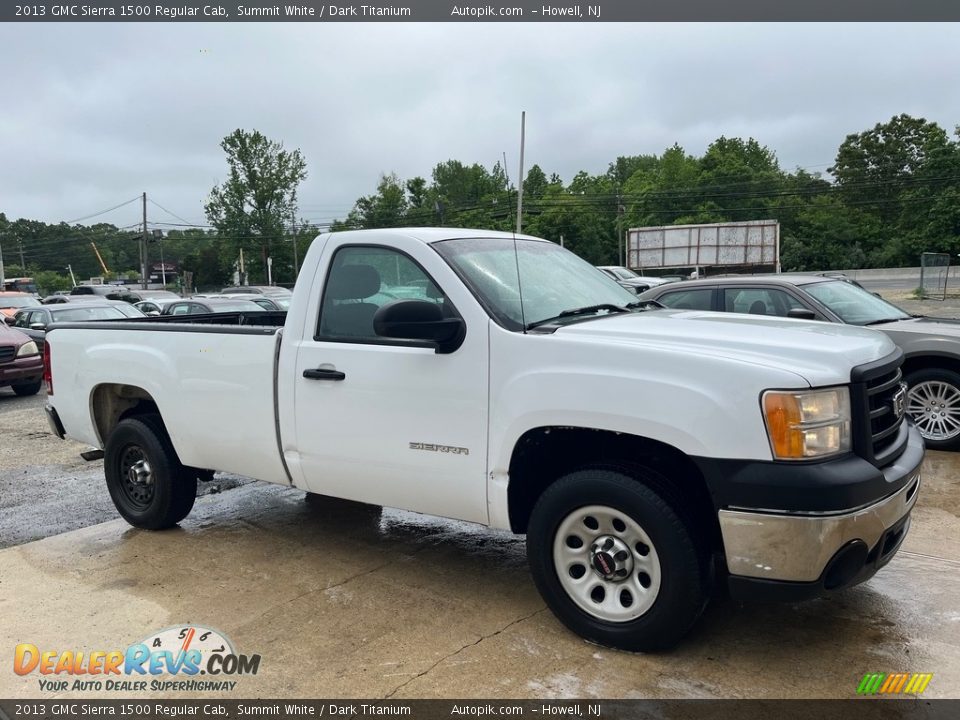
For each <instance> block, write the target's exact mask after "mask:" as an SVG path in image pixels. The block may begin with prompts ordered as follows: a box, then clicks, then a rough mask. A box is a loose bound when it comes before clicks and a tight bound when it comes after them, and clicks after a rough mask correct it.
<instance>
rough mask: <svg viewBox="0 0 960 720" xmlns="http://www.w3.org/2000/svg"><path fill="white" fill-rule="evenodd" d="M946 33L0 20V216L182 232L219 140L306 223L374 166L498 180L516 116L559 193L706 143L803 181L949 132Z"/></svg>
mask: <svg viewBox="0 0 960 720" xmlns="http://www.w3.org/2000/svg"><path fill="white" fill-rule="evenodd" d="M958 40H960V32H958V28H957V26H955V25H949V24H944V25H896V26H894V25H880V24H863V25H836V24H816V25H800V24H791V25H773V24H709V25H708V24H703V25H700V24H677V25H651V24H642V25H632V24H604V25H593V24H586V23H582V24H573V25H571V24H556V25H553V24H547V25H543V24H526V23H517V24H509V25H504V24H496V25H493V24H491V25H482V24H400V23H398V24H356V25H323V24H263V25H249V24H236V25H229V24H149V25H148V24H143V25H128V24H56V25H17V26H13V25H7V26H5V27H0V67H2V68H3V73H2V74H0V97H2V101H0V102H2V105H0V158H2V170H0V212H5V213H6V214H7V216H8V217H10V218H18V217H27V218H32V219H39V220H44V221H48V222H54V221H60V220H70V219H73V218H77V217H82V216H84V215H88V214H90V213H92V212H96V211H97V210H100V209H102V208H105V207H109V206H112V205H115V204H117V203H118V202H122V201H123V200H126V199H128V198H131V197H133V196H135V195H137V194H139V193H140V192H142V191H144V190H145V191H146V192H147V193H148V194H149V195H150V196H151V197H152V198H153V199H155V200H156V201H157V202H159V203H160V204H162V205H164V206H165V207H166V208H169V209H170V210H172V211H173V212H175V213H177V214H178V215H181V216H182V217H184V218H187V219H188V220H190V221H191V222H203V221H204V217H203V201H204V199H205V197H206V195H207V193H208V192H209V190H210V188H211V187H212V186H213V185H214V184H215V183H216V182H218V181H220V180H222V178H223V176H224V175H225V163H224V159H223V153H222V151H221V150H220V148H219V145H218V144H219V141H220V140H221V138H223V136H224V135H226V134H227V133H229V132H231V131H232V130H233V129H235V128H238V127H240V128H246V129H253V128H256V129H258V130H260V131H262V132H263V133H265V134H266V135H267V136H269V137H271V138H273V139H276V140H280V141H282V142H283V143H284V144H285V145H286V147H288V148H300V149H301V150H302V151H303V153H304V155H305V157H306V159H307V161H308V169H309V173H310V177H309V179H308V180H307V182H306V183H304V185H303V186H302V188H301V193H300V198H301V214H302V215H303V216H304V217H307V218H309V219H311V220H315V221H321V222H322V221H328V220H330V219H332V218H335V217H343V216H344V215H345V214H346V212H347V211H348V210H349V208H350V206H351V205H352V203H353V201H354V200H355V199H356V198H357V197H358V196H359V195H361V194H367V193H369V192H371V191H372V190H373V189H374V187H375V185H376V183H377V180H378V177H379V175H380V174H381V173H383V172H396V173H397V174H398V175H400V176H401V177H404V178H408V177H412V176H414V175H423V176H429V172H430V169H431V168H432V167H433V166H434V165H435V164H436V163H438V162H441V161H444V160H447V159H451V158H454V159H458V160H461V161H463V162H467V163H473V162H478V163H482V164H483V165H485V166H487V167H490V166H492V165H493V164H494V163H495V162H496V161H498V160H499V159H501V157H502V154H503V153H504V152H506V154H507V158H508V162H509V168H508V169H509V171H510V174H511V176H512V177H514V176H515V175H516V165H517V156H518V136H519V120H520V111H521V110H526V111H527V154H526V157H527V166H528V167H529V166H530V165H531V164H533V163H538V164H539V165H540V166H541V167H543V168H544V170H546V171H547V172H548V173H549V172H556V173H559V174H560V175H561V177H563V178H564V179H565V180H569V179H570V178H571V177H572V176H573V175H574V174H575V173H576V172H577V171H579V170H587V171H589V172H601V171H603V170H604V169H605V168H606V166H607V164H608V163H609V162H610V161H612V160H613V159H615V158H616V156H618V155H627V154H639V153H660V152H662V151H663V150H664V149H665V148H666V147H669V146H670V145H672V144H673V143H675V142H677V143H680V144H681V145H682V146H684V147H685V148H686V149H687V150H688V151H690V152H693V153H701V152H703V150H704V149H705V148H706V147H707V145H708V144H709V143H710V142H711V141H712V140H714V139H716V138H717V137H719V136H720V135H726V136H728V137H730V136H743V137H746V136H752V137H755V138H757V139H758V140H759V141H760V142H762V143H764V144H765V145H767V146H769V147H770V148H771V149H773V150H774V151H775V152H776V153H777V156H778V157H779V159H780V162H781V165H782V166H783V167H784V168H787V169H792V168H795V167H798V166H800V167H808V168H810V169H811V170H814V171H817V170H819V171H825V170H826V168H827V167H828V166H829V164H830V163H831V161H832V160H833V158H834V156H835V153H836V149H837V146H838V145H839V143H840V142H841V141H842V140H843V138H844V136H845V135H846V134H847V133H851V132H858V131H860V130H863V129H866V128H868V127H872V126H873V125H874V124H875V123H877V122H881V121H885V120H887V119H889V118H890V117H891V116H892V115H895V114H898V113H901V112H907V113H910V114H913V115H917V116H922V117H926V118H927V119H929V120H934V121H937V122H939V123H940V124H941V125H943V126H944V127H946V128H948V129H950V130H952V129H953V128H954V126H955V125H956V124H957V123H960V95H958V94H957V93H956V91H955V90H956V88H957V87H958V85H960V83H958V80H960V78H958V75H960V70H958V69H960V49H958V48H960V44H958ZM150 212H151V215H155V219H156V220H173V218H170V217H161V214H160V211H158V210H156V209H155V208H152V207H151V210H150ZM99 219H102V220H107V221H110V222H114V223H116V224H118V225H126V224H129V223H133V222H136V221H137V219H138V215H137V207H136V206H135V205H130V206H127V207H124V208H122V209H120V210H117V211H116V212H113V213H110V214H108V215H106V216H103V217H102V218H99Z"/></svg>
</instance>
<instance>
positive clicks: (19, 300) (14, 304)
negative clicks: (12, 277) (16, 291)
mask: <svg viewBox="0 0 960 720" xmlns="http://www.w3.org/2000/svg"><path fill="white" fill-rule="evenodd" d="M39 304H40V301H39V300H37V299H36V298H34V297H30V296H28V295H27V296H24V297H0V308H25V307H36V306H37V305H39Z"/></svg>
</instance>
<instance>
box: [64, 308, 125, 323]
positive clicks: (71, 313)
mask: <svg viewBox="0 0 960 720" xmlns="http://www.w3.org/2000/svg"><path fill="white" fill-rule="evenodd" d="M51 314H52V321H53V322H85V321H87V320H116V319H119V318H124V317H126V315H124V314H123V313H122V312H120V310H119V309H117V308H115V307H77V306H73V307H65V308H63V309H56V310H52V311H51Z"/></svg>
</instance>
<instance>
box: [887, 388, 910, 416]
mask: <svg viewBox="0 0 960 720" xmlns="http://www.w3.org/2000/svg"><path fill="white" fill-rule="evenodd" d="M906 399H907V386H906V385H904V384H903V383H901V384H900V389H899V390H897V391H896V392H895V393H894V394H893V399H892V400H891V401H890V404H891V405H892V406H893V414H894V415H896V416H897V418H898V419H899V418H902V417H903V411H904V403H905V401H906Z"/></svg>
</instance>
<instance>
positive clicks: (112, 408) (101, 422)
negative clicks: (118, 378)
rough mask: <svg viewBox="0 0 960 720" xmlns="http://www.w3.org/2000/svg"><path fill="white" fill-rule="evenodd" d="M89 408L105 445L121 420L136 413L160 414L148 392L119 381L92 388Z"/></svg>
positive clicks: (98, 433)
mask: <svg viewBox="0 0 960 720" xmlns="http://www.w3.org/2000/svg"><path fill="white" fill-rule="evenodd" d="M90 410H91V412H92V413H93V422H94V426H95V427H96V429H97V436H98V437H99V438H100V444H101V445H103V446H106V443H107V439H108V438H109V437H110V433H112V432H113V429H114V428H115V427H116V426H117V424H118V423H119V422H120V421H121V420H124V419H126V418H128V417H134V416H136V415H151V414H156V415H158V416H159V414H160V410H159V409H158V408H157V403H156V402H155V401H154V399H153V397H152V396H151V395H150V393H148V392H147V391H146V390H144V389H143V388H139V387H137V386H135V385H123V384H119V383H107V384H104V385H98V386H97V387H96V388H94V390H93V394H92V396H91V398H90Z"/></svg>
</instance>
